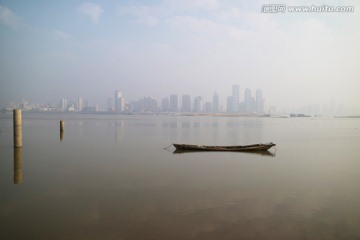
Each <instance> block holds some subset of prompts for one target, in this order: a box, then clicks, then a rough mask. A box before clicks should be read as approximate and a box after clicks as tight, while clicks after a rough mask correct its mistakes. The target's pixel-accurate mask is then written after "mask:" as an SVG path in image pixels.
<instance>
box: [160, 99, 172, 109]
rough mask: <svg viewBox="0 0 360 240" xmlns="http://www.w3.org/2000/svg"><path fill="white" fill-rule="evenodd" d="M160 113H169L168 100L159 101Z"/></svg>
mask: <svg viewBox="0 0 360 240" xmlns="http://www.w3.org/2000/svg"><path fill="white" fill-rule="evenodd" d="M161 111H163V112H169V111H170V101H169V98H168V97H166V98H163V100H162V101H161Z"/></svg>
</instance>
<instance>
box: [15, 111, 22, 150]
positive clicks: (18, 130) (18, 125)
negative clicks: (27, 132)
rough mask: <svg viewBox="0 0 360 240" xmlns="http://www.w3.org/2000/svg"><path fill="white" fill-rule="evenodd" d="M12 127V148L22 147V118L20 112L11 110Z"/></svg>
mask: <svg viewBox="0 0 360 240" xmlns="http://www.w3.org/2000/svg"><path fill="white" fill-rule="evenodd" d="M13 122H14V124H13V127H14V147H15V148H19V147H22V117H21V110H20V109H14V110H13Z"/></svg>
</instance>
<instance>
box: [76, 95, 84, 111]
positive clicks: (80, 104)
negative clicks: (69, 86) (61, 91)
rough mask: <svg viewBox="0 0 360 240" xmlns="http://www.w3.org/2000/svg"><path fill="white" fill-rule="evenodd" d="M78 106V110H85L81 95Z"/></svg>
mask: <svg viewBox="0 0 360 240" xmlns="http://www.w3.org/2000/svg"><path fill="white" fill-rule="evenodd" d="M77 107H78V109H77V110H78V111H80V112H81V111H82V110H83V99H82V97H79V99H78V102H77Z"/></svg>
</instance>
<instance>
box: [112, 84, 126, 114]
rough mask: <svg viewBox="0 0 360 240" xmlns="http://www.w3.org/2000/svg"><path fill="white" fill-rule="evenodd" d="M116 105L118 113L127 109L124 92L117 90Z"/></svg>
mask: <svg viewBox="0 0 360 240" xmlns="http://www.w3.org/2000/svg"><path fill="white" fill-rule="evenodd" d="M114 107H115V112H116V113H121V112H123V111H124V110H125V99H124V97H123V94H122V92H120V91H118V90H117V91H115V98H114Z"/></svg>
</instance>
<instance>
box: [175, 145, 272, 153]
mask: <svg viewBox="0 0 360 240" xmlns="http://www.w3.org/2000/svg"><path fill="white" fill-rule="evenodd" d="M173 145H174V147H175V148H176V150H186V151H234V152H239V151H243V152H250V151H266V150H268V149H270V148H271V147H274V146H276V144H275V143H264V144H252V145H243V146H206V145H189V144H176V143H173Z"/></svg>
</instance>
